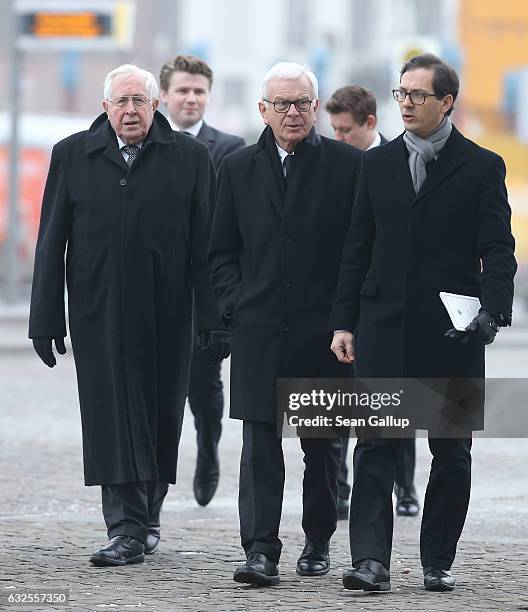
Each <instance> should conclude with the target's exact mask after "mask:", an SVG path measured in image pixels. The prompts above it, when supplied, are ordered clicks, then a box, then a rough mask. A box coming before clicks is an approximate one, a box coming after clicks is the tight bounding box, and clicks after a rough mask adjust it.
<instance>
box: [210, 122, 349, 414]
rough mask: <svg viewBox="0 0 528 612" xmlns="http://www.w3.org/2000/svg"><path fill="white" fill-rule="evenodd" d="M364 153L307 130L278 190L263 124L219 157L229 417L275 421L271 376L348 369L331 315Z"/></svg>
mask: <svg viewBox="0 0 528 612" xmlns="http://www.w3.org/2000/svg"><path fill="white" fill-rule="evenodd" d="M360 157H361V153H360V152H359V151H358V150H357V149H355V148H354V147H351V146H349V145H346V144H343V143H340V142H336V141H333V140H329V139H327V138H324V137H320V136H318V135H317V134H316V133H315V131H312V132H311V133H310V134H309V136H308V137H307V138H306V139H305V140H304V141H303V142H301V143H299V144H298V145H297V147H296V149H295V155H294V159H293V168H292V170H291V171H290V174H289V180H288V188H287V190H286V191H285V187H284V181H283V177H282V171H281V167H280V161H279V156H278V153H277V149H276V146H275V141H274V138H273V132H272V131H271V129H270V128H269V127H268V128H266V129H265V130H264V132H263V134H262V136H261V137H260V139H259V141H258V143H257V144H255V145H251V146H249V147H247V148H246V149H243V150H242V151H237V152H235V153H232V154H231V155H229V156H228V157H226V158H225V160H224V162H223V164H222V168H221V171H220V177H219V187H218V195H217V202H216V211H215V216H214V221H213V231H212V235H211V245H210V251H209V262H210V266H211V278H212V283H213V288H214V289H215V292H216V295H217V298H218V302H219V307H220V312H221V314H222V316H223V317H224V320H227V321H230V322H231V326H232V334H233V335H232V353H231V412H230V415H231V417H233V418H238V419H244V420H250V421H261V422H266V423H276V414H277V406H276V387H277V378H278V377H307V378H311V377H323V378H324V377H327V378H332V377H334V378H335V377H346V376H349V375H350V373H351V371H350V368H349V367H348V366H344V365H342V364H339V363H338V361H337V360H336V359H335V357H334V356H333V354H332V353H331V352H330V349H329V347H330V340H331V334H330V333H329V331H328V316H329V314H330V308H331V306H332V302H333V300H334V296H335V291H336V285H337V276H338V270H339V261H340V259H341V251H342V248H343V242H344V239H345V236H346V232H347V230H348V227H349V225H350V214H351V209H352V204H353V199H354V195H355V189H356V184H357V176H358V174H359V168H360Z"/></svg>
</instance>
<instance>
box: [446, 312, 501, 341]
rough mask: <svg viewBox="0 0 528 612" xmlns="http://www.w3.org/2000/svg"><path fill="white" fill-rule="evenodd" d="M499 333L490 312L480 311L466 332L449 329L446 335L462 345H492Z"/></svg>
mask: <svg viewBox="0 0 528 612" xmlns="http://www.w3.org/2000/svg"><path fill="white" fill-rule="evenodd" d="M498 331H499V325H498V323H497V321H496V320H495V317H493V316H492V315H491V314H490V313H489V312H487V311H486V310H483V309H482V308H481V309H480V312H479V313H478V315H477V316H476V317H475V318H474V319H473V321H471V323H470V324H469V325H468V326H467V327H466V329H465V331H459V330H458V329H454V328H453V329H448V330H447V331H446V333H445V334H444V335H445V336H447V337H448V338H453V339H455V340H460V342H461V343H462V344H468V342H471V343H472V344H491V343H492V342H493V340H495V336H496V335H497V332H498Z"/></svg>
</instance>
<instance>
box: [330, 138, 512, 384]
mask: <svg viewBox="0 0 528 612" xmlns="http://www.w3.org/2000/svg"><path fill="white" fill-rule="evenodd" d="M505 172H506V170H505V167H504V162H503V160H502V159H501V158H500V157H499V156H498V155H496V154H495V153H493V152H491V151H488V150H486V149H483V148H481V147H479V146H478V145H476V144H475V143H473V142H471V141H470V140H468V139H466V138H464V136H462V134H460V132H459V131H458V130H457V129H456V128H454V127H453V131H452V133H451V136H450V137H449V139H448V141H447V143H446V145H445V147H444V148H443V149H442V151H441V153H440V155H439V157H438V160H437V161H436V162H435V163H434V164H433V166H432V168H431V170H430V171H429V173H428V175H427V178H426V180H425V182H424V184H423V185H422V188H421V189H420V191H419V192H418V194H416V193H415V191H414V188H413V184H412V180H411V174H410V171H409V165H408V154H407V148H406V146H405V142H404V140H403V135H400V136H399V137H398V138H396V139H395V140H393V141H391V142H389V143H387V144H385V145H384V146H382V147H376V148H374V149H372V150H370V151H367V152H366V153H365V155H364V157H363V168H362V172H361V176H360V180H359V186H358V197H357V200H356V203H355V206H354V211H353V215H352V222H351V226H350V231H349V233H348V236H347V238H346V243H345V248H344V250H343V261H342V264H341V271H340V278H339V289H338V294H337V300H336V303H335V304H334V307H333V310H332V316H331V321H330V324H331V327H332V329H350V330H351V331H352V330H354V331H355V348H356V373H357V375H358V376H362V377H395V378H396V377H400V376H406V377H431V378H443V377H445V378H448V377H475V378H478V377H481V376H483V375H484V347H483V346H479V345H474V344H473V345H472V344H471V343H469V344H467V345H462V344H460V343H459V342H456V341H453V340H451V339H449V338H445V337H444V332H445V331H446V330H447V329H449V328H451V327H452V324H451V321H450V319H449V316H448V313H447V311H446V309H445V308H444V306H443V304H442V302H441V300H440V297H439V292H440V291H447V292H451V293H458V294H463V295H473V296H479V297H480V300H481V303H482V306H483V307H485V308H488V309H490V310H492V311H495V312H497V313H501V314H502V315H503V316H504V317H505V321H506V322H509V321H510V319H511V308H512V300H513V277H514V274H515V271H516V268H517V265H516V262H515V258H514V255H513V251H514V239H513V237H512V234H511V230H510V217H511V210H510V207H509V205H508V200H507V194H506V188H505V185H504V178H505ZM481 266H482V267H481Z"/></svg>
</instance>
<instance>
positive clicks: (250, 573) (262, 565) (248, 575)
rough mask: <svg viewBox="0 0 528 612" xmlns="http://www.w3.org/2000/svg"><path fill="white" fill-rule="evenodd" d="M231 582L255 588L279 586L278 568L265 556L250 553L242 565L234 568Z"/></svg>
mask: <svg viewBox="0 0 528 612" xmlns="http://www.w3.org/2000/svg"><path fill="white" fill-rule="evenodd" d="M233 580H234V581H235V582H243V583H245V584H254V585H256V586H273V585H275V584H279V568H278V566H277V564H276V563H273V561H270V560H269V559H268V557H266V555H265V554H263V553H259V552H252V553H249V556H248V558H247V561H246V562H245V563H244V565H241V566H240V567H237V568H236V570H235V573H234V574H233Z"/></svg>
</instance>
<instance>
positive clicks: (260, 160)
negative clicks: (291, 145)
mask: <svg viewBox="0 0 528 612" xmlns="http://www.w3.org/2000/svg"><path fill="white" fill-rule="evenodd" d="M268 130H269V131H270V132H271V129H270V128H269V127H267V128H266V129H265V130H264V132H262V135H261V136H260V138H259V141H258V149H257V153H256V154H255V164H256V167H257V173H258V178H259V183H258V184H259V185H263V186H264V189H265V190H266V192H267V194H268V196H269V198H270V200H271V202H272V204H273V207H274V208H275V210H276V211H277V213H278V214H279V215H280V216H282V214H283V210H284V194H285V189H284V182H283V181H282V180H281V179H282V177H281V175H280V171H281V168H280V162H279V154H278V153H277V154H276V158H277V159H276V160H275V159H274V158H273V151H269V150H268V146H267V145H268V144H271V143H267V142H266V141H267V139H268V138H270V136H269V135H268ZM271 138H273V134H271ZM275 161H276V162H277V163H276V167H274V166H273V164H274V162H275Z"/></svg>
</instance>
